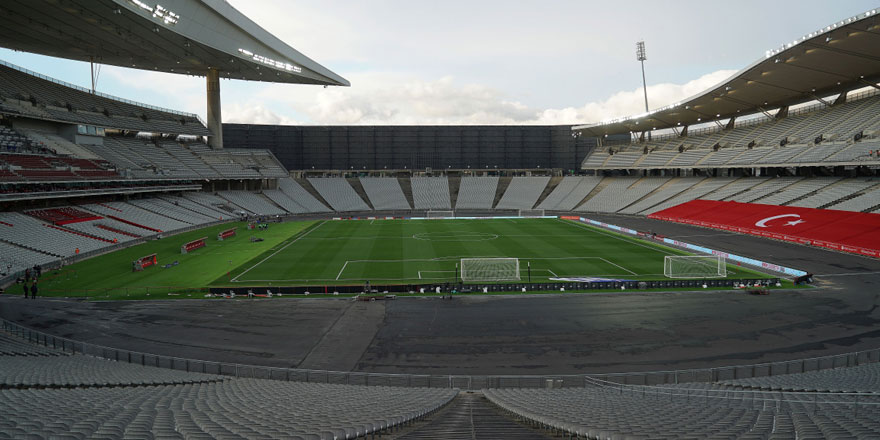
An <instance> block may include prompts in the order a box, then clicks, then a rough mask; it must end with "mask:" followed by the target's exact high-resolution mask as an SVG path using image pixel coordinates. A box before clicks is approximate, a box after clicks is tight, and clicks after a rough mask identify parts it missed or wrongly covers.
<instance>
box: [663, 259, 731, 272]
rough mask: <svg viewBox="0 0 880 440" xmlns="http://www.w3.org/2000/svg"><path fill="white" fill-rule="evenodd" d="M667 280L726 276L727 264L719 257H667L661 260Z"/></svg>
mask: <svg viewBox="0 0 880 440" xmlns="http://www.w3.org/2000/svg"><path fill="white" fill-rule="evenodd" d="M663 275H666V277H667V278H710V277H711V278H715V277H726V276H727V263H726V261H725V258H724V257H722V256H720V255H706V256H702V255H700V256H680V255H667V256H666V257H665V258H664V259H663Z"/></svg>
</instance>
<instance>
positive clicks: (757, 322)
mask: <svg viewBox="0 0 880 440" xmlns="http://www.w3.org/2000/svg"><path fill="white" fill-rule="evenodd" d="M589 217H591V218H595V219H597V220H604V221H607V222H609V223H613V224H618V225H621V226H628V227H631V228H633V229H639V230H653V231H655V232H657V233H660V234H664V235H667V236H670V237H675V238H677V239H680V240H682V241H686V242H691V243H694V244H702V245H706V246H709V247H712V248H715V249H719V250H723V251H729V252H732V253H737V254H740V255H747V256H751V257H754V258H758V259H762V260H766V261H770V262H773V263H777V264H782V265H786V266H791V267H795V268H799V269H804V270H807V271H810V272H814V273H816V274H817V279H818V285H819V286H820V288H817V289H807V290H799V291H794V292H777V293H774V294H772V295H770V296H749V295H747V294H744V293H742V292H736V291H725V292H682V293H636V292H627V293H620V294H566V295H564V296H557V295H553V296H537V295H536V296H518V297H488V296H487V297H459V298H456V299H454V300H452V301H443V300H439V299H419V298H409V299H398V300H396V301H388V302H371V303H363V302H360V303H358V302H352V301H350V300H336V299H331V300H323V299H295V300H294V299H273V300H269V301H267V300H247V299H242V300H217V301H213V300H212V301H201V300H199V301H195V300H177V301H155V302H102V303H88V302H80V301H67V300H50V299H37V300H24V299H22V298H21V297H20V296H16V295H3V296H2V297H0V316H2V317H4V318H6V319H10V320H13V321H16V322H19V323H21V324H24V325H27V326H31V327H34V328H36V329H40V330H43V331H47V332H49V333H52V334H56V335H60V336H66V337H70V338H73V339H77V340H83V341H87V342H92V343H97V344H103V345H108V346H113V347H119V348H125V349H131V350H138V351H146V352H150V353H159V354H165V355H174V356H181V357H190V358H198V359H207V360H217V361H226V362H240V363H249V364H260V365H269V366H279V367H296V366H310V367H312V368H319V367H320V368H326V369H333V370H352V369H353V370H360V371H374V372H408V373H432V374H564V373H585V372H611V371H637V370H642V371H645V370H656V369H668V368H694V367H709V366H722V365H732V364H751V363H756V362H765V361H775V360H786V359H800V358H805V357H812V356H820V355H828V354H838V353H845V352H850V351H856V350H862V349H868V348H877V347H880V311H878V310H877V305H878V303H880V261H878V260H873V259H868V258H863V257H858V256H854V255H846V254H841V253H836V252H830V251H825V250H821V249H816V248H808V247H804V246H799V245H794V244H788V243H782V242H777V241H771V240H767V239H763V238H757V237H750V236H743V235H737V234H733V233H729V232H723V231H714V230H709V229H703V228H698V227H694V226H689V225H679V224H674V223H666V222H660V221H655V220H649V219H645V218H635V217H622V216H599V215H591V216H589ZM10 290H11V291H12V292H15V288H14V287H13V288H11V289H10Z"/></svg>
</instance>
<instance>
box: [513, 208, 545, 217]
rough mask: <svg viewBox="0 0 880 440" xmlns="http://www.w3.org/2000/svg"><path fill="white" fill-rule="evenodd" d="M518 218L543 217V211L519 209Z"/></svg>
mask: <svg viewBox="0 0 880 440" xmlns="http://www.w3.org/2000/svg"><path fill="white" fill-rule="evenodd" d="M519 216H520V217H543V216H544V210H543V209H520V210H519Z"/></svg>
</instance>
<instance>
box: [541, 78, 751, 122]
mask: <svg viewBox="0 0 880 440" xmlns="http://www.w3.org/2000/svg"><path fill="white" fill-rule="evenodd" d="M734 73H736V71H734V70H718V71H715V72H712V73H709V74H706V75H703V76H701V77H699V78H697V79H695V80H692V81H688V82H686V83H684V84H672V83H663V84H655V85H651V86H648V103H649V105H650V108H652V109H655V108H660V107H664V106H667V105H669V104H673V103H675V102H679V101H681V100H684V99H687V98H689V97H691V96H694V95H696V94H698V93H700V92H703V91H705V90H706V89H708V88H710V87H712V86H715V85H718V84H719V83H720V82H721V81H724V80H725V79H727V78H729V77H730V76H731V75H733V74H734ZM644 110H645V96H644V92H643V91H642V89H641V88H637V89H634V90H629V91H622V92H617V93H615V94H613V95H611V97H609V98H608V99H606V100H604V101H598V102H588V103H587V104H584V105H583V106H581V107H566V108H562V109H546V110H543V111H541V112H540V114H539V115H538V117H537V123H541V124H580V123H594V122H600V121H602V120H604V119H609V118H618V117H622V116H630V115H635V114H639V113H643V112H644Z"/></svg>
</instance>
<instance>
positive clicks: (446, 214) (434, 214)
mask: <svg viewBox="0 0 880 440" xmlns="http://www.w3.org/2000/svg"><path fill="white" fill-rule="evenodd" d="M427 217H428V218H452V217H455V211H433V210H432V211H428V215H427Z"/></svg>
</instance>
